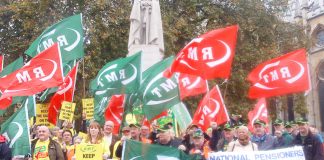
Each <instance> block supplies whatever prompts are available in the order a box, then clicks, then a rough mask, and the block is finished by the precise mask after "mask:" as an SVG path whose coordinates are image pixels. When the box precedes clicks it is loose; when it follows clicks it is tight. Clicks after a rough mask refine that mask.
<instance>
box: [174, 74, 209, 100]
mask: <svg viewBox="0 0 324 160" xmlns="http://www.w3.org/2000/svg"><path fill="white" fill-rule="evenodd" d="M179 90H180V99H184V98H186V97H189V96H194V95H198V94H202V93H205V92H207V90H208V88H207V81H206V80H204V79H203V78H201V77H198V76H195V75H190V74H185V73H180V75H179Z"/></svg>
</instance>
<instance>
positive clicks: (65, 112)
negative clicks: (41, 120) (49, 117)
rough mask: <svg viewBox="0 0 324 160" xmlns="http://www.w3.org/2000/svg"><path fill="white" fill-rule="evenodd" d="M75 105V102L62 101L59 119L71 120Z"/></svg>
mask: <svg viewBox="0 0 324 160" xmlns="http://www.w3.org/2000/svg"><path fill="white" fill-rule="evenodd" d="M75 105H76V104H75V103H71V102H67V101H63V103H62V107H61V111H60V117H59V119H61V120H66V121H69V122H72V120H73V117H74V110H75Z"/></svg>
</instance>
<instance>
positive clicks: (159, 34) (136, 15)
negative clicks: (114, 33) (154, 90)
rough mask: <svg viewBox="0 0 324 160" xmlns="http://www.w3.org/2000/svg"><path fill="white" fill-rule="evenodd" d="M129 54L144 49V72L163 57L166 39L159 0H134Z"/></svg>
mask: <svg viewBox="0 0 324 160" xmlns="http://www.w3.org/2000/svg"><path fill="white" fill-rule="evenodd" d="M130 22H131V23H130V31H129V39H128V55H132V54H135V53H137V52H138V51H142V72H143V71H145V70H146V69H147V68H149V67H150V66H152V65H153V64H154V63H157V62H158V61H160V60H162V59H163V53H164V41H163V30H162V19H161V11H160V4H159V0H134V3H133V8H132V12H131V15H130Z"/></svg>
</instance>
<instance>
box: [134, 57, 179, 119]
mask: <svg viewBox="0 0 324 160" xmlns="http://www.w3.org/2000/svg"><path fill="white" fill-rule="evenodd" d="M172 61H173V57H169V58H167V59H164V60H163V61H161V62H159V63H157V64H154V65H153V66H152V67H150V68H148V69H147V70H146V71H145V72H144V73H143V76H145V79H144V80H143V82H142V84H141V86H140V88H139V90H138V95H139V96H138V97H139V98H140V99H141V101H142V105H143V106H142V108H143V112H144V115H145V116H146V117H147V119H149V120H150V119H152V118H153V117H155V116H157V115H158V114H160V113H161V112H162V111H164V110H166V109H169V108H171V107H172V106H173V105H175V104H178V103H179V102H180V98H179V89H178V82H177V79H176V77H175V76H176V75H174V76H173V77H171V78H170V79H169V78H165V77H164V76H163V72H164V71H165V70H166V69H167V68H168V67H169V66H170V64H171V63H172Z"/></svg>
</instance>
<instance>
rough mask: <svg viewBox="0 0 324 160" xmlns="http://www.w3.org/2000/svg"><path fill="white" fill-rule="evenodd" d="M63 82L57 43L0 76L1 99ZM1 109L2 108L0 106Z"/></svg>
mask: <svg viewBox="0 0 324 160" xmlns="http://www.w3.org/2000/svg"><path fill="white" fill-rule="evenodd" d="M62 83H63V71H62V60H61V53H60V49H59V46H58V44H57V43H56V44H54V45H52V46H51V47H49V48H48V49H46V50H44V51H43V52H41V53H40V54H38V55H37V56H35V57H34V58H32V59H31V60H30V61H29V62H28V63H26V64H25V65H24V66H23V67H22V68H20V69H18V70H17V71H15V72H13V73H11V74H9V75H7V76H6V77H2V78H0V89H1V91H2V93H3V94H2V96H1V97H0V100H1V99H4V98H7V97H12V96H29V95H33V94H37V93H39V92H41V91H42V90H44V89H47V88H51V87H56V86H59V85H61V84H62ZM0 109H3V108H0Z"/></svg>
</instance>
